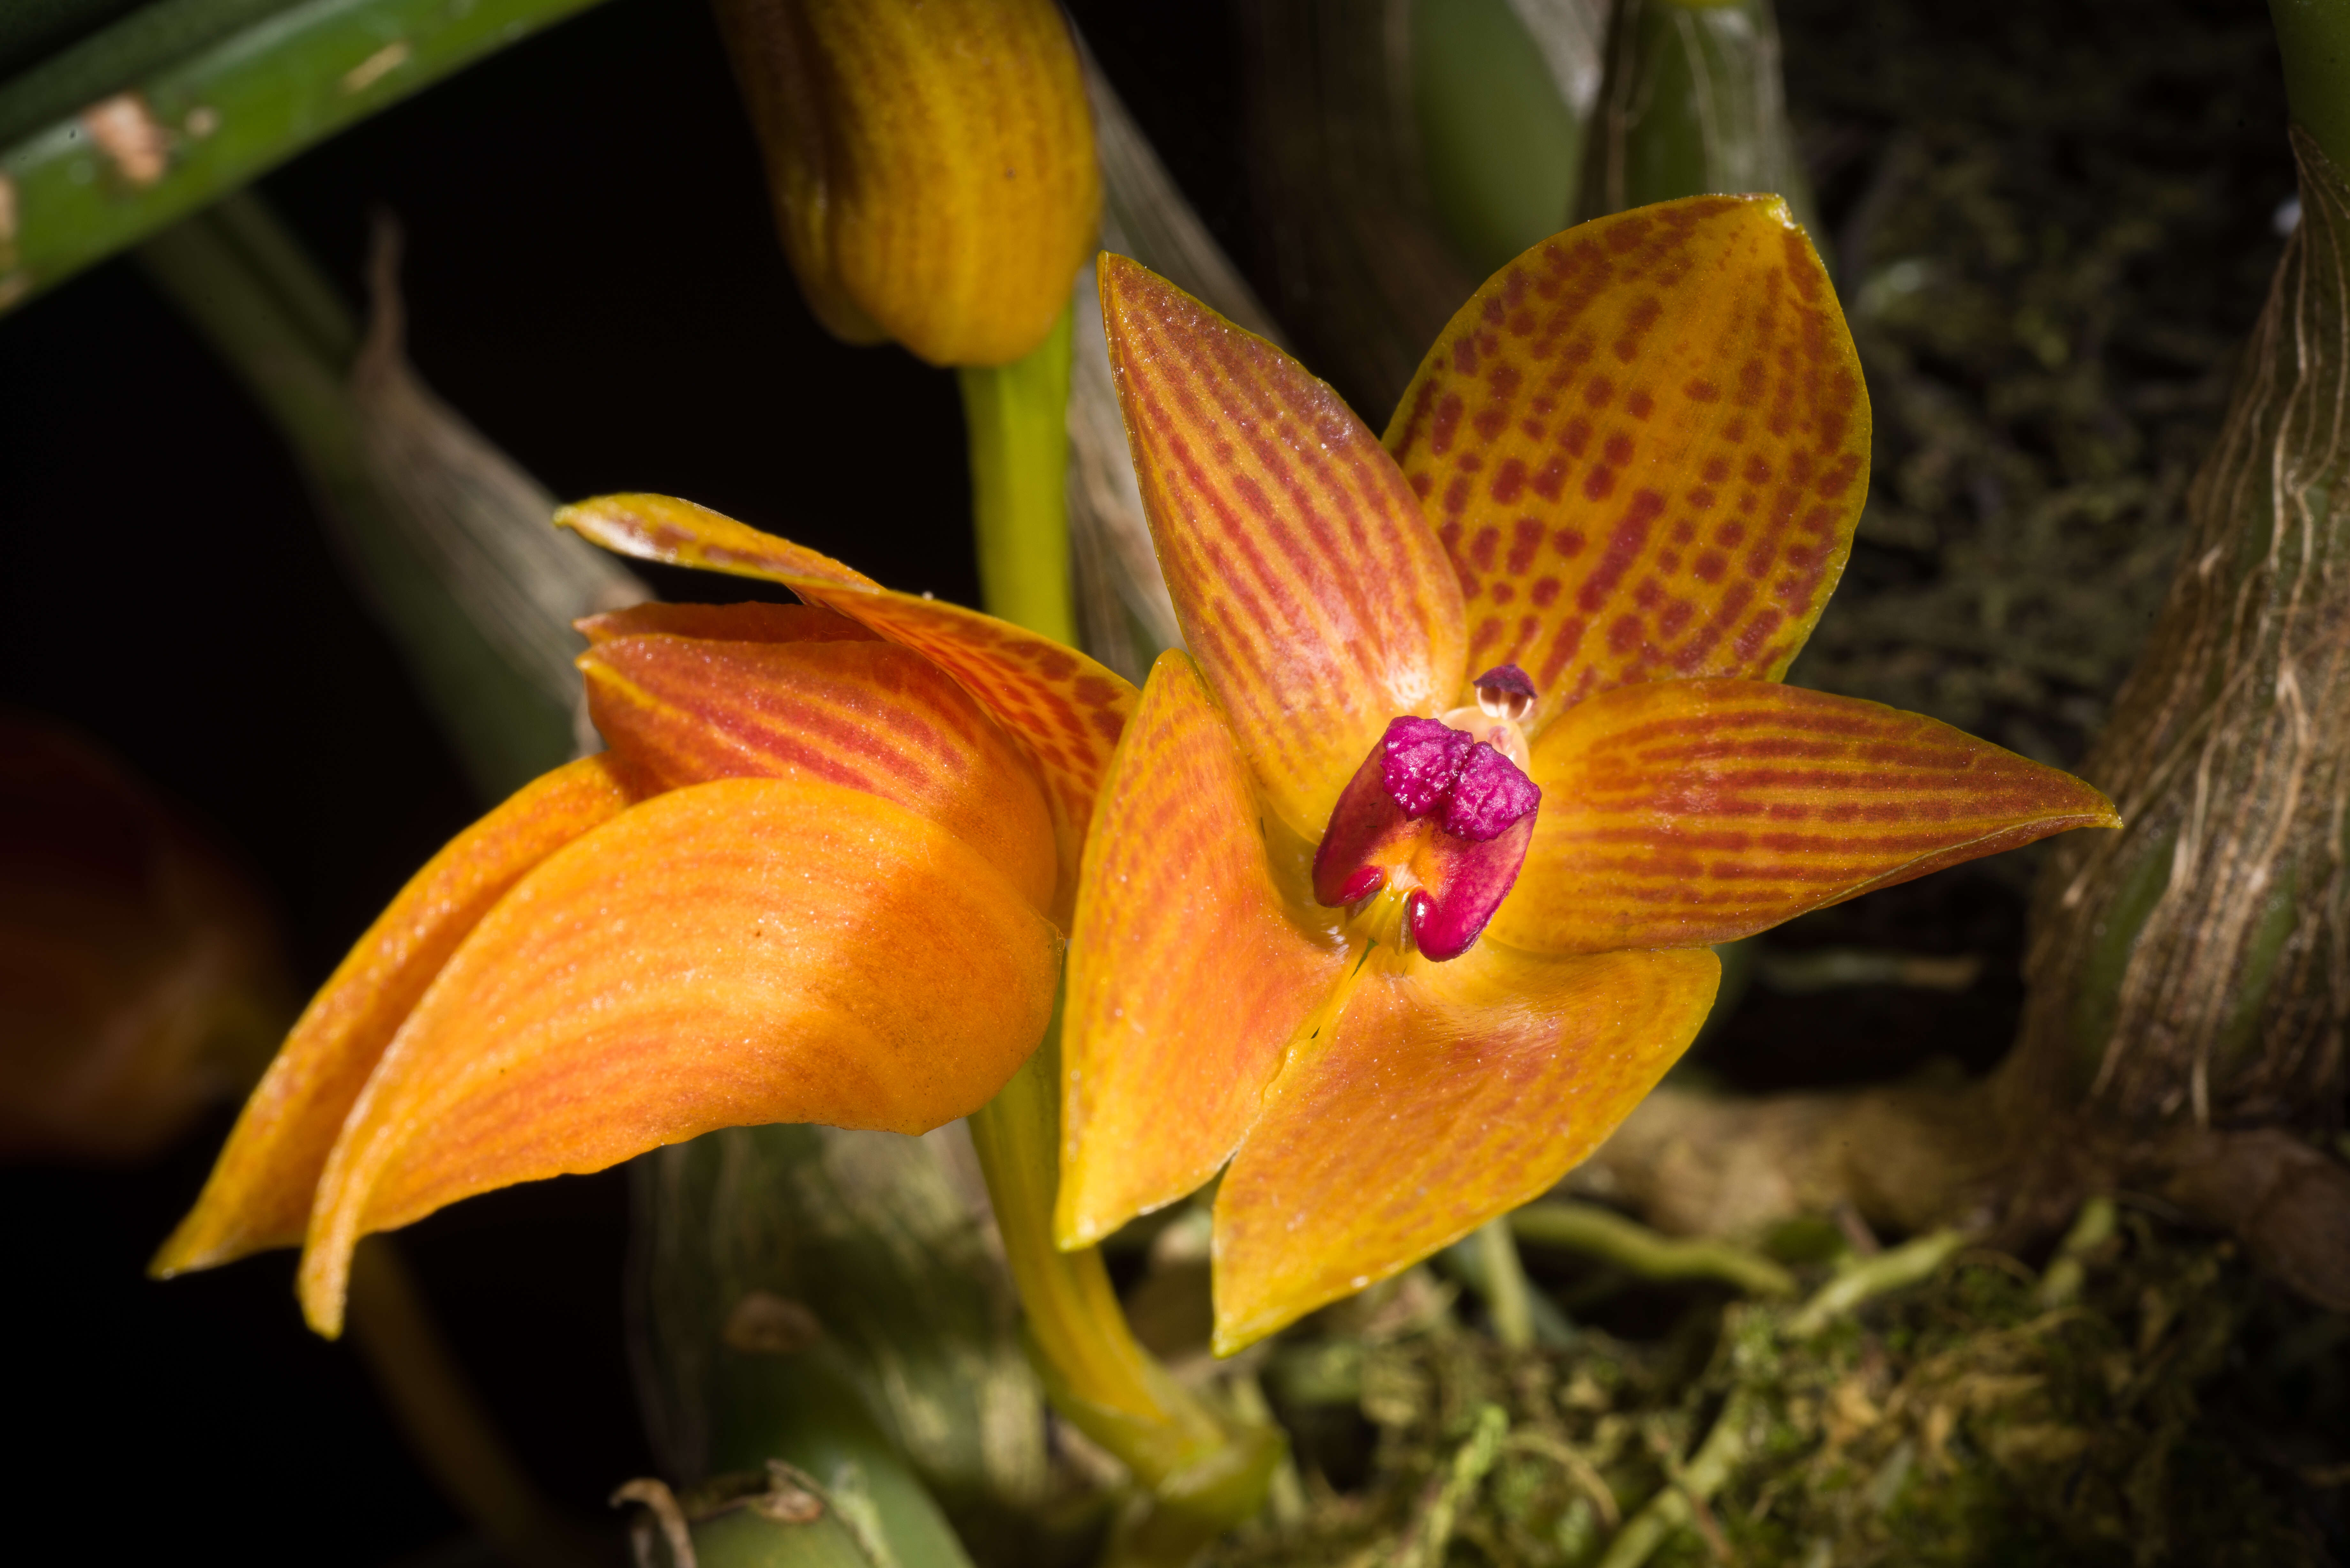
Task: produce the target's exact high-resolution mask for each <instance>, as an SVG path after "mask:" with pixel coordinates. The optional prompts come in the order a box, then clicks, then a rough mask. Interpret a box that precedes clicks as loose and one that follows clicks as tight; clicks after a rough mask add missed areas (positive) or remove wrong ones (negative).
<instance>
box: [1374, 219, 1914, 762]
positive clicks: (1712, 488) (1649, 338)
mask: <svg viewBox="0 0 2350 1568" xmlns="http://www.w3.org/2000/svg"><path fill="white" fill-rule="evenodd" d="M1868 432H1869V419H1868V395H1867V391H1866V389H1865V388H1864V387H1863V385H1862V383H1861V375H1860V363H1859V360H1858V359H1857V358H1856V357H1855V355H1854V352H1853V347H1852V337H1851V334H1850V333H1849V332H1848V331H1846V327H1845V322H1844V316H1843V313H1842V312H1841V311H1839V310H1838V309H1837V307H1836V301H1835V291H1834V289H1833V288H1832V287H1831V286H1830V285H1829V283H1828V277H1827V274H1826V272H1825V270H1824V269H1823V268H1822V267H1821V265H1820V261H1819V257H1818V256H1817V255H1816V254H1814V253H1813V250H1812V247H1811V243H1810V242H1809V241H1808V240H1806V239H1805V238H1804V233H1803V231H1802V230H1801V229H1800V228H1798V227H1797V226H1796V225H1795V223H1794V219H1793V218H1791V217H1790V216H1789V215H1788V213H1787V208H1786V204H1785V203H1784V202H1781V201H1780V200H1779V199H1778V198H1777V197H1775V196H1770V197H1764V196H1694V197H1690V198H1689V199H1687V200H1685V201H1679V202H1662V203H1660V204H1659V205H1657V206H1653V207H1643V208H1639V209H1638V210H1637V211H1634V212H1630V213H1618V214H1617V215H1616V216H1614V217H1609V218H1601V219H1599V220H1598V221H1596V222H1595V223H1585V224H1582V225H1581V226H1579V227H1576V228H1573V229H1569V230H1567V231H1566V232H1565V234H1558V235H1556V236H1555V237H1553V238H1551V239H1548V240H1545V241H1544V242H1543V243H1542V244H1539V245H1536V246H1535V247H1534V249H1532V250H1530V251H1528V252H1526V254H1523V255H1522V256H1520V257H1519V258H1518V259H1517V260H1515V261H1513V262H1512V263H1511V264H1510V265H1507V266H1505V267H1503V269H1502V270H1501V271H1500V272H1498V273H1496V274H1495V275H1493V277H1492V279H1491V280H1490V281H1489V282H1487V283H1486V285H1485V286H1484V287H1482V288H1481V289H1479V290H1478V291H1477V293H1476V295H1475V296H1474V297H1472V298H1471V300H1470V302H1469V303H1468V304H1467V305H1465V306H1462V307H1461V312H1460V314H1459V315H1457V316H1455V317H1453V318H1452V322H1451V326H1449V327H1446V328H1445V329H1444V332H1443V335H1442V336H1441V337H1438V338H1437V340H1436V345H1435V347H1434V348H1430V350H1429V354H1428V358H1426V359H1425V360H1424V361H1422V363H1421V365H1420V368H1419V375H1418V376H1417V377H1416V378H1415V379H1413V381H1412V384H1411V387H1410V388H1409V390H1407V391H1406V392H1405V394H1404V398H1403V401H1402V402H1401V403H1400V404H1399V405H1398V407H1397V410H1396V417H1395V421H1394V423H1393V424H1392V425H1391V426H1390V427H1389V428H1388V434H1387V444H1388V450H1390V451H1391V452H1394V453H1395V455H1396V461H1397V462H1399V463H1400V464H1401V465H1402V467H1403V472H1405V474H1406V475H1408V476H1409V479H1410V481H1411V486H1412V488H1413V490H1414V491H1416V492H1417V493H1419V495H1420V496H1421V497H1422V504H1424V505H1425V506H1426V507H1427V509H1428V515H1429V519H1430V522H1431V523H1433V524H1436V525H1437V528H1438V531H1439V534H1440V536H1441V538H1442V539H1443V541H1444V545H1445V548H1446V549H1447V550H1448V551H1449V552H1450V553H1451V558H1452V564H1453V566H1454V567H1455V568H1456V569H1457V570H1458V572H1459V573H1460V576H1461V594H1462V597H1464V599H1465V600H1466V602H1467V607H1468V608H1467V614H1468V626H1469V659H1470V664H1471V668H1474V669H1480V670H1482V669H1483V668H1485V667H1486V666H1488V665H1492V664H1499V663H1502V662H1503V661H1508V662H1512V663H1515V664H1518V665H1522V666H1523V667H1524V669H1525V670H1527V671H1528V672H1529V673H1531V674H1532V675H1533V677H1534V686H1535V688H1536V690H1537V691H1538V692H1539V693H1540V697H1539V700H1538V701H1537V703H1536V706H1535V708H1534V713H1533V714H1532V716H1531V717H1530V718H1529V719H1528V721H1527V729H1528V731H1529V732H1536V731H1538V730H1539V727H1540V726H1541V725H1542V724H1543V723H1544V722H1548V721H1549V720H1551V719H1552V718H1555V716H1556V715H1557V714H1558V713H1559V712H1561V711H1564V710H1565V708H1566V707H1568V706H1570V705H1572V704H1573V703H1575V701H1579V700H1581V699H1582V698H1584V697H1586V696H1589V695H1590V694H1591V693H1593V692H1595V691H1606V690H1607V688H1609V687H1611V686H1617V685H1620V684H1622V683H1623V682H1625V681H1627V680H1657V679H1660V678H1665V677H1688V676H1712V675H1737V676H1751V677H1756V678H1760V679H1763V680H1777V679H1778V678H1779V676H1780V675H1782V674H1783V673H1784V672H1785V670H1786V668H1787V663H1788V660H1790V659H1793V658H1794V656H1795V650H1796V649H1799V648H1801V647H1802V646H1803V644H1804V639H1805V638H1806V637H1808V636H1810V635H1811V628H1812V625H1813V623H1814V621H1816V620H1817V619H1818V618H1819V614H1820V610H1821V607H1823V606H1824V605H1825V603H1826V602H1827V597H1828V593H1829V591H1830V590H1831V589H1833V588H1834V587H1835V583H1836V578H1837V577H1838V576H1841V575H1842V573H1843V571H1844V563H1845V557H1846V555H1847V554H1848V553H1849V552H1850V550H1851V546H1852V530H1853V525H1854V524H1855V523H1856V522H1857V521H1858V520H1859V517H1860V508H1861V502H1862V501H1863V499H1864V498H1865V497H1866V493H1867V489H1868ZM1465 700H1466V699H1465V698H1464V699H1463V701H1465Z"/></svg>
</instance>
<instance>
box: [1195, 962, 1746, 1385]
mask: <svg viewBox="0 0 2350 1568" xmlns="http://www.w3.org/2000/svg"><path fill="white" fill-rule="evenodd" d="M1720 975H1721V965H1720V964H1719V963H1718V962H1717V961H1715V959H1714V956H1713V955H1712V954H1711V952H1706V951H1703V950H1699V951H1694V952H1661V953H1628V952H1627V953H1603V954H1600V955H1598V956H1596V957H1590V958H1544V957H1538V956H1536V955H1534V954H1530V953H1524V952H1519V951H1515V950H1511V949H1508V948H1504V947H1503V946H1501V945H1500V944H1498V943H1496V942H1494V941H1492V940H1486V941H1483V942H1481V943H1479V944H1478V945H1477V946H1476V947H1474V948H1471V950H1469V951H1468V952H1467V953H1466V954H1464V955H1462V956H1461V957H1460V958H1458V959H1454V960H1452V961H1451V962H1448V963H1432V962H1430V961H1426V960H1421V959H1408V960H1403V961H1400V965H1399V961H1396V960H1393V959H1390V958H1388V957H1386V956H1384V955H1383V954H1381V953H1378V952H1375V953H1374V954H1373V955H1372V958H1371V960H1370V961H1368V962H1367V963H1366V964H1365V965H1364V966H1363V968H1362V969H1361V970H1360V971H1357V974H1356V976H1355V978H1354V980H1353V981H1352V985H1351V988H1350V989H1349V990H1348V991H1347V994H1346V998H1345V1001H1344V1002H1343V1003H1342V1004H1341V1006H1340V1007H1339V1008H1338V1010H1337V1012H1336V1017H1335V1018H1334V1019H1333V1020H1332V1022H1331V1023H1330V1024H1329V1026H1328V1027H1327V1028H1326V1029H1325V1030H1324V1031H1323V1032H1322V1033H1320V1034H1319V1035H1317V1036H1316V1037H1315V1039H1314V1041H1313V1042H1312V1043H1311V1044H1306V1045H1305V1046H1302V1047H1300V1048H1299V1049H1298V1050H1297V1051H1296V1052H1295V1054H1293V1056H1292V1059H1291V1061H1290V1063H1289V1065H1288V1066H1287V1067H1286V1068H1284V1070H1283V1072H1282V1075H1281V1076H1280V1077H1279V1079H1277V1080H1276V1081H1275V1082H1274V1086H1273V1089H1272V1091H1271V1093H1269V1094H1268V1095H1267V1096H1265V1102H1264V1110H1263V1116H1262V1117H1261V1118H1260V1119H1259V1120H1258V1122H1257V1124H1256V1126H1255V1127H1253V1129H1252V1130H1251V1131H1250V1133H1249V1135H1248V1140H1247V1141H1246V1142H1245V1143H1243V1144H1242V1146H1241V1149H1240V1153H1239V1154H1237V1155H1236V1156H1234V1157H1233V1158H1232V1168H1231V1169H1230V1170H1228V1171H1226V1172H1225V1173H1224V1180H1223V1185H1222V1188H1221V1189H1219V1190H1218V1193H1217V1198H1216V1229H1215V1297H1216V1333H1215V1347H1216V1350H1217V1353H1218V1354H1220V1355H1230V1354H1231V1353H1232V1352H1233V1351H1235V1350H1238V1349H1240V1348H1241V1347H1242V1346H1243V1345H1248V1344H1250V1343H1252V1342H1253V1341H1255V1340H1257V1339H1261V1338H1263V1336H1264V1335H1266V1334H1271V1333H1272V1332H1273V1331H1274V1330H1275V1329H1277V1328H1279V1327H1281V1326H1282V1325H1283V1324H1286V1323H1290V1322H1292V1321H1294V1320H1295V1319H1296V1318H1297V1317H1299V1316H1301V1315H1302V1314H1305V1313H1307V1312H1310V1311H1312V1310H1313V1309H1314V1308H1315V1307H1317V1306H1320V1305H1322V1304H1323V1303H1326V1302H1330V1301H1335V1300H1336V1299H1337V1298H1338V1297H1340V1296H1343V1295H1347V1294H1348V1293H1351V1292H1354V1291H1358V1290H1361V1289H1362V1288H1363V1287H1364V1286H1365V1285H1367V1284H1370V1283H1371V1282H1374V1281H1377V1280H1383V1279H1385V1278H1387V1277H1388V1275H1390V1274H1393V1273H1395V1272H1398V1271H1399V1270H1401V1269H1405V1268H1408V1267H1409V1266H1410V1265H1411V1264H1413V1263H1415V1262H1419V1260H1420V1259H1422V1258H1424V1257H1426V1256H1428V1255H1429V1254H1430V1252H1433V1251H1436V1250H1437V1249H1438V1248H1440V1247H1442V1246H1445V1245H1446V1244H1448V1243H1450V1242H1451V1241H1457V1240H1459V1239H1460V1238H1461V1237H1462V1236H1465V1235H1467V1234H1468V1233H1469V1232H1470V1231H1473V1230H1475V1229H1476V1228H1477V1227H1478V1226H1480V1225H1482V1224H1483V1223H1484V1222H1485V1221H1486V1220H1490V1219H1492V1217H1493V1216H1495V1215H1497V1214H1500V1213H1503V1212H1504V1211H1505V1210H1510V1209H1513V1208H1516V1207H1517V1206H1518V1205H1519V1204H1521V1203H1524V1202H1526V1201H1527V1200H1528V1199H1532V1198H1534V1196H1536V1195H1537V1194H1539V1193H1541V1192H1542V1191H1543V1190H1544V1189H1546V1188H1548V1187H1550V1186H1551V1184H1552V1183H1554V1182H1555V1181H1556V1180H1557V1179H1559V1178H1560V1177H1561V1176H1562V1175H1564V1174H1565V1172H1566V1170H1567V1168H1569V1167H1571V1166H1573V1165H1574V1164H1575V1163H1576V1162H1577V1161H1578V1160H1581V1159H1582V1158H1585V1157H1586V1156H1587V1155H1588V1154H1590V1152H1591V1151H1592V1150H1593V1149H1594V1148H1596V1147H1598V1145H1599V1142H1600V1140H1601V1139H1603V1138H1605V1137H1607V1135H1608V1134H1609V1133H1610V1132H1612V1131H1613V1130H1615V1127H1616V1126H1617V1123H1619V1122H1621V1121H1622V1120H1623V1119H1624V1117H1625V1116H1627V1114H1628V1113H1629V1112H1630V1111H1631V1109H1632V1107H1633V1106H1635V1105H1637V1104H1638V1103H1639V1100H1640V1098H1641V1096H1644V1095H1646V1094H1647V1093H1648V1090H1649V1089H1650V1088H1652V1087H1654V1086H1655V1085H1656V1082H1657V1080H1658V1079H1659V1077H1661V1076H1663V1075H1664V1071H1665V1069H1666V1068H1667V1067H1669V1066H1670V1065H1671V1064H1673V1062H1674V1060H1675V1059H1676V1058H1677V1057H1679V1055H1680V1054H1681V1052H1682V1051H1684V1050H1686V1049H1687V1048H1688V1046H1689V1043H1690V1040H1691V1039H1692V1038H1694V1037H1695V1035H1696V1033H1697V1029H1698V1025H1699V1024H1700V1023H1703V1022H1704V1020H1705V1014H1706V1010H1707V1009H1708V1008H1710V1007H1711V1006H1712V1005H1713V992H1714V985H1715V982H1716V981H1717V980H1718V979H1719V978H1720Z"/></svg>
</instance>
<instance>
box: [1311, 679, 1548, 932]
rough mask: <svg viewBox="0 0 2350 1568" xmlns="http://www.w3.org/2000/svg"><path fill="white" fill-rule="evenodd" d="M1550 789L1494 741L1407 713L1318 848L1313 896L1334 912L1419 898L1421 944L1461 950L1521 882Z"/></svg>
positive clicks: (1411, 909)
mask: <svg viewBox="0 0 2350 1568" xmlns="http://www.w3.org/2000/svg"><path fill="white" fill-rule="evenodd" d="M1541 803H1542V790H1541V789H1540V788H1539V787H1538V786H1537V785H1536V784H1534V781H1533V780H1532V779H1530V778H1528V777H1526V775H1525V774H1524V772H1523V770H1521V769H1520V768H1519V767H1518V765H1517V764H1516V763H1513V762H1512V761H1511V760H1510V759H1509V758H1508V757H1506V756H1504V755H1503V754H1502V753H1500V752H1499V751H1496V750H1495V749H1494V748H1493V747H1492V746H1490V745H1488V744H1486V743H1485V742H1482V741H1480V740H1477V739H1476V738H1475V737H1474V736H1472V735H1470V734H1468V733H1466V732H1463V731H1460V730H1456V729H1453V728H1451V726H1450V725H1447V724H1445V723H1443V722H1440V721H1438V720H1435V719H1416V718H1409V717H1407V718H1400V719H1396V720H1392V721H1390V722H1388V729H1387V733H1386V734H1385V735H1384V736H1382V737H1381V738H1380V740H1379V743H1378V746H1376V747H1374V748H1373V749H1372V752H1371V754H1370V755H1369V756H1368V757H1366V758H1365V759H1364V760H1363V765H1362V766H1361V767H1360V768H1358V769H1357V770H1356V772H1355V776H1354V778H1353V779H1351V780H1350V781H1348V783H1347V788H1346V791H1345V793H1343V794H1341V795H1340V796H1339V797H1338V805H1337V807H1336V809H1335V810H1334V811H1332V812H1331V814H1330V825H1329V826H1328V827H1327V828H1326V830H1325V831H1324V833H1323V836H1322V843H1321V846H1320V847H1319V848H1318V849H1317V850H1316V851H1315V856H1314V896H1315V898H1316V899H1318V900H1319V901H1321V902H1322V903H1323V904H1325V905H1327V906H1330V907H1333V908H1336V907H1338V906H1342V905H1347V904H1354V903H1358V902H1360V901H1361V900H1363V899H1365V898H1369V897H1371V896H1372V895H1373V894H1375V893H1378V891H1380V890H1381V889H1382V888H1388V887H1389V886H1390V885H1391V884H1393V885H1395V887H1396V889H1397V890H1398V891H1399V892H1403V893H1406V894H1408V895H1409V898H1408V901H1407V904H1406V909H1407V912H1408V916H1409V923H1410V929H1411V934H1412V940H1413V942H1414V943H1415V944H1416V945H1417V946H1418V947H1419V950H1420V951H1421V952H1422V953H1424V954H1426V955H1427V956H1428V957H1430V958H1431V959H1449V958H1457V957H1459V956H1460V955H1461V953H1463V952H1466V951H1467V950H1469V946H1470V944H1471V943H1472V942H1474V941H1475V940H1477V937H1478V934H1479V933H1480V932H1482V930H1483V929H1485V923H1486V922H1487V921H1488V920H1490V919H1492V918H1493V911H1494V910H1495V909H1499V908H1500V907H1501V903H1502V900H1503V898H1506V897H1507V896H1508V895H1509V891H1510V889H1511V888H1512V887H1513V886H1515V885H1516V882H1517V879H1518V867H1519V865H1520V864H1521V863H1522V862H1523V860H1524V859H1525V857H1526V846H1527V845H1528V844H1529V843H1530V842H1531V841H1532V840H1533V837H1534V813H1535V809H1536V807H1538V806H1539V805H1541Z"/></svg>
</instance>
